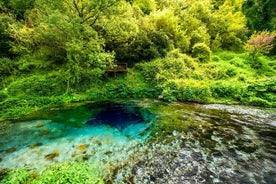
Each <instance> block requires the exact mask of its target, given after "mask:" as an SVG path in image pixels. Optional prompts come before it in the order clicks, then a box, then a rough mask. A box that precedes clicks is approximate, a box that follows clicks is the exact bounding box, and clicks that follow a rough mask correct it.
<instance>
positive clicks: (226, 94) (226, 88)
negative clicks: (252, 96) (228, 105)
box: [210, 82, 246, 100]
mask: <svg viewBox="0 0 276 184" xmlns="http://www.w3.org/2000/svg"><path fill="white" fill-rule="evenodd" d="M210 89H211V92H212V96H213V97H214V98H229V99H230V98H232V99H236V100H241V99H242V98H243V96H244V94H245V92H246V89H245V88H244V87H242V86H239V85H238V84H234V85H231V84H223V83H221V82H217V83H215V84H213V85H211V87H210Z"/></svg>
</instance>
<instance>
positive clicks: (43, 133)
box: [39, 129, 50, 136]
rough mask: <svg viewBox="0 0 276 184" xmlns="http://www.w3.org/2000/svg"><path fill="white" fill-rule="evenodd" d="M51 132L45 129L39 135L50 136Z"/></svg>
mask: <svg viewBox="0 0 276 184" xmlns="http://www.w3.org/2000/svg"><path fill="white" fill-rule="evenodd" d="M49 132H50V130H49V129H45V130H42V131H40V132H39V135H40V136H43V135H46V134H48V133H49Z"/></svg>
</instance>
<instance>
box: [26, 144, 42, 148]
mask: <svg viewBox="0 0 276 184" xmlns="http://www.w3.org/2000/svg"><path fill="white" fill-rule="evenodd" d="M42 145H43V144H42V143H36V144H33V145H31V146H30V147H29V148H30V149H35V148H37V147H39V146H42Z"/></svg>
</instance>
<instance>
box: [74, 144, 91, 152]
mask: <svg viewBox="0 0 276 184" xmlns="http://www.w3.org/2000/svg"><path fill="white" fill-rule="evenodd" d="M88 146H89V144H82V145H79V146H78V147H77V148H78V150H80V151H84V150H86V149H87V148H88Z"/></svg>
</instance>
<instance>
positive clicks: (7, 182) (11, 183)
mask: <svg viewBox="0 0 276 184" xmlns="http://www.w3.org/2000/svg"><path fill="white" fill-rule="evenodd" d="M31 177H32V176H31V174H30V173H29V172H28V171H27V170H25V169H16V170H14V171H12V172H10V173H9V174H8V175H7V176H6V177H5V178H4V179H3V180H2V181H1V183H3V184H21V183H30V181H31Z"/></svg>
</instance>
